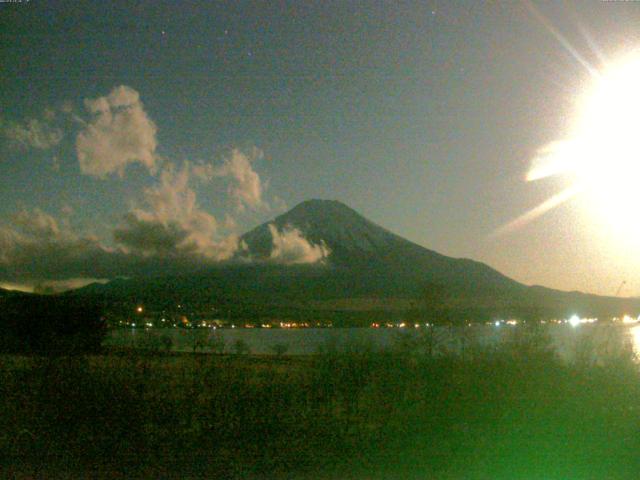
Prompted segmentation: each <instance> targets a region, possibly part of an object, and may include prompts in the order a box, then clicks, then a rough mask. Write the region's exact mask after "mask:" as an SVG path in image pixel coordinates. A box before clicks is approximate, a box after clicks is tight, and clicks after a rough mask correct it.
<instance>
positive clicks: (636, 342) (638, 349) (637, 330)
mask: <svg viewBox="0 0 640 480" xmlns="http://www.w3.org/2000/svg"><path fill="white" fill-rule="evenodd" d="M629 336H630V337H631V345H632V347H633V353H635V355H636V359H640V325H636V326H635V327H631V328H630V329H629Z"/></svg>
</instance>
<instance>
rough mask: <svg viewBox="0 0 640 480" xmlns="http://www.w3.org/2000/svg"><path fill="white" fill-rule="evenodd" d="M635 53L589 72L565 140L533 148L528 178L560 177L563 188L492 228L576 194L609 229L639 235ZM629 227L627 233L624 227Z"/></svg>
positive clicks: (639, 82) (639, 58) (639, 71)
mask: <svg viewBox="0 0 640 480" xmlns="http://www.w3.org/2000/svg"><path fill="white" fill-rule="evenodd" d="M639 120H640V51H634V52H633V53H631V54H629V55H626V56H624V57H622V58H621V59H620V60H618V61H616V62H614V63H611V64H609V65H608V66H607V67H606V68H605V69H604V70H603V71H602V72H599V73H598V74H592V83H591V85H590V87H589V88H588V89H586V91H585V93H584V94H583V96H582V100H581V101H580V103H579V108H578V109H577V112H576V119H575V122H574V124H573V125H572V128H571V129H570V134H569V136H568V137H567V138H566V139H563V140H557V141H555V142H552V143H550V144H549V145H547V146H545V147H543V148H542V149H540V150H539V151H538V154H537V156H536V158H535V159H534V160H533V164H532V167H531V169H530V171H529V173H528V174H527V177H526V178H527V180H528V181H534V180H540V179H543V178H547V177H550V176H558V175H562V176H566V177H568V180H569V186H568V187H566V188H565V189H564V190H563V191H561V192H560V193H558V194H556V195H554V196H552V197H551V198H550V199H549V200H547V201H545V202H543V203H542V204H541V205H539V206H537V207H535V208H533V209H532V210H530V211H529V212H527V213H525V214H523V215H522V216H520V217H519V218H517V219H515V220H514V221H512V222H510V223H509V224H507V225H505V226H503V227H501V228H500V229H498V231H497V233H503V232H504V231H508V230H511V229H514V228H519V227H521V226H523V225H524V224H526V223H528V222H530V221H531V220H533V219H534V218H536V217H538V216H540V215H542V214H544V213H546V212H547V211H549V210H551V209H552V208H555V207H557V206H558V205H560V204H562V203H564V202H566V201H567V200H569V199H570V198H573V197H575V196H577V195H580V197H581V198H584V200H585V201H586V206H587V209H588V211H589V212H591V213H593V214H596V215H597V216H599V217H601V218H603V219H606V221H607V222H608V225H609V226H610V227H616V228H623V229H624V230H625V233H627V234H628V233H632V234H634V236H637V235H640V222H637V221H636V217H637V205H638V191H639V187H640V131H638V124H639ZM630 227H633V228H634V230H633V231H632V232H630V231H629V228H630Z"/></svg>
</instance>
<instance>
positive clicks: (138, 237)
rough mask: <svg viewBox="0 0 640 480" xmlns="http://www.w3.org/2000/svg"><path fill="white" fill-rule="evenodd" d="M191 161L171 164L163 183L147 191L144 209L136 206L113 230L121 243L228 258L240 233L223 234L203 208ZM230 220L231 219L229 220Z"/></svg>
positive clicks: (149, 249)
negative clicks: (177, 166)
mask: <svg viewBox="0 0 640 480" xmlns="http://www.w3.org/2000/svg"><path fill="white" fill-rule="evenodd" d="M190 176H191V175H190V165H189V164H188V163H185V165H184V166H183V168H182V170H180V171H176V170H175V168H174V167H173V166H171V165H169V166H168V167H167V168H165V169H164V170H163V171H162V172H161V174H160V183H159V185H157V186H156V187H153V188H148V189H146V190H145V192H144V202H145V204H146V206H145V208H144V209H135V210H133V211H132V212H130V214H129V215H127V216H126V217H125V223H124V224H123V225H121V226H120V227H119V228H117V229H116V230H115V232H114V236H115V239H116V241H117V242H118V243H120V244H121V245H123V246H125V247H127V248H129V249H132V250H133V251H137V252H141V253H144V254H147V255H149V254H163V255H179V254H180V255H183V254H197V255H201V256H204V257H206V258H208V259H212V260H226V259H229V258H231V257H232V256H233V254H234V253H235V252H236V251H237V249H238V236H237V235H235V234H231V235H227V236H226V237H224V236H222V235H220V232H219V230H220V229H219V225H218V222H217V220H216V218H215V217H214V216H213V215H211V214H209V213H207V212H205V211H204V210H202V209H201V208H200V206H199V205H198V203H197V200H196V193H195V192H194V190H193V189H192V188H191V187H190V186H189V181H190ZM226 223H227V224H228V223H229V222H228V221H227V222H226Z"/></svg>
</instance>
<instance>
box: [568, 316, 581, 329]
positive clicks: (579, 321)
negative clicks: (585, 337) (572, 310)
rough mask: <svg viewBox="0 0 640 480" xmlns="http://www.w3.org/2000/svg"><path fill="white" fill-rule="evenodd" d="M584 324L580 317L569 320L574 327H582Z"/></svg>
mask: <svg viewBox="0 0 640 480" xmlns="http://www.w3.org/2000/svg"><path fill="white" fill-rule="evenodd" d="M581 323H582V321H581V320H580V317H578V316H577V315H573V316H572V317H571V318H570V319H569V324H570V325H571V326H572V327H577V326H578V325H580V324H581Z"/></svg>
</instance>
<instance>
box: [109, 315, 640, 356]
mask: <svg viewBox="0 0 640 480" xmlns="http://www.w3.org/2000/svg"><path fill="white" fill-rule="evenodd" d="M518 328H520V327H519V326H508V325H501V326H499V327H495V326H493V325H489V326H485V325H476V326H473V327H468V328H453V329H450V328H447V327H439V328H437V330H436V336H437V337H439V338H440V339H441V340H442V345H444V346H445V349H447V350H449V351H456V349H459V348H460V345H461V343H462V341H463V340H464V341H465V342H467V343H466V344H467V346H468V345H469V343H468V342H470V341H471V342H473V341H476V342H478V343H479V344H481V345H491V344H494V343H495V342H501V341H503V340H504V339H506V338H508V337H509V332H512V331H513V332H515V330H512V329H518ZM544 328H545V330H546V333H548V336H549V340H550V341H551V344H552V346H553V347H554V348H555V349H556V351H557V352H558V354H560V356H561V357H563V358H565V359H567V360H571V359H573V358H575V356H576V354H580V352H581V353H584V352H586V351H591V355H595V356H596V357H600V356H605V357H607V356H610V355H613V354H615V353H616V352H621V351H622V350H621V349H624V348H625V347H626V348H631V349H632V351H633V353H634V354H635V355H636V357H637V358H638V359H639V361H640V324H636V325H621V324H595V323H594V324H581V325H579V326H577V327H573V326H571V325H570V324H561V325H546V326H545V327H544ZM208 333H209V334H213V335H219V336H220V337H221V338H222V339H223V340H224V343H225V344H226V346H227V351H230V349H231V347H232V346H233V344H234V343H235V342H237V341H238V340H242V341H243V342H245V343H246V344H247V345H248V346H249V348H250V350H251V352H252V353H256V354H273V352H274V346H276V345H286V347H287V353H288V354H290V355H308V354H313V353H316V352H317V351H318V350H319V349H320V348H322V347H323V346H325V347H326V346H327V345H343V346H347V345H350V344H352V345H358V344H361V345H370V346H372V347H374V348H382V349H384V348H390V347H393V346H394V344H397V342H398V340H399V339H401V338H402V337H404V338H405V339H406V338H408V337H407V335H408V336H412V335H417V334H419V332H418V330H417V329H397V328H393V329H383V328H380V329H378V328H356V329H342V328H327V329H315V328H305V329H222V330H217V331H215V332H214V331H211V332H207V331H201V329H195V330H183V329H141V328H136V329H131V328H126V329H125V328H122V329H115V330H113V331H111V332H110V335H109V337H108V339H107V340H106V342H105V343H106V344H107V345H121V346H135V345H136V344H138V343H139V342H140V341H141V340H144V338H146V337H148V336H153V335H155V336H158V335H168V336H170V337H171V338H172V345H173V347H172V350H174V351H192V350H193V345H194V338H196V337H197V336H201V335H203V334H204V335H205V336H206V335H207V334H208ZM585 349H586V350H585Z"/></svg>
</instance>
